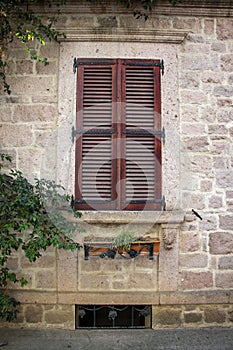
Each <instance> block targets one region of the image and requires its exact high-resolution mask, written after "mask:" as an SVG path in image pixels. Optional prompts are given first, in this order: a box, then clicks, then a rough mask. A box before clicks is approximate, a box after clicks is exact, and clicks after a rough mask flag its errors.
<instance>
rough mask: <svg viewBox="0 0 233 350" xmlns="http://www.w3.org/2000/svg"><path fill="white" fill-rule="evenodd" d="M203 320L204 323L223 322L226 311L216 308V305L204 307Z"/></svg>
mask: <svg viewBox="0 0 233 350" xmlns="http://www.w3.org/2000/svg"><path fill="white" fill-rule="evenodd" d="M204 320H205V322H206V323H224V322H225V320H226V313H225V311H224V310H218V309H217V308H216V307H213V308H206V309H205V308H204Z"/></svg>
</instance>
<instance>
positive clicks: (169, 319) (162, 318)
mask: <svg viewBox="0 0 233 350" xmlns="http://www.w3.org/2000/svg"><path fill="white" fill-rule="evenodd" d="M181 317H182V310H181V309H175V308H172V307H167V308H164V307H163V308H158V309H157V312H155V323H156V324H159V325H164V326H177V327H178V326H180V325H181V323H182V321H181Z"/></svg>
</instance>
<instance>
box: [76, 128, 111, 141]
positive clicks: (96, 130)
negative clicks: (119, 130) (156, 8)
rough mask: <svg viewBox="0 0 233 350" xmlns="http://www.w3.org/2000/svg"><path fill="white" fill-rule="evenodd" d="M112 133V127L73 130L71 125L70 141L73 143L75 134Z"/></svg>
mask: <svg viewBox="0 0 233 350" xmlns="http://www.w3.org/2000/svg"><path fill="white" fill-rule="evenodd" d="M83 134H87V135H112V134H115V130H113V129H89V130H75V128H74V126H72V142H73V143H74V140H75V136H76V135H83Z"/></svg>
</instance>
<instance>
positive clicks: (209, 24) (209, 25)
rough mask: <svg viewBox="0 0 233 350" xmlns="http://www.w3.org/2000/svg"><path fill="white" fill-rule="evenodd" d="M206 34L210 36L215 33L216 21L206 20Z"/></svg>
mask: <svg viewBox="0 0 233 350" xmlns="http://www.w3.org/2000/svg"><path fill="white" fill-rule="evenodd" d="M204 33H205V34H206V35H208V36H210V35H214V33H215V21H214V19H209V18H208V19H204Z"/></svg>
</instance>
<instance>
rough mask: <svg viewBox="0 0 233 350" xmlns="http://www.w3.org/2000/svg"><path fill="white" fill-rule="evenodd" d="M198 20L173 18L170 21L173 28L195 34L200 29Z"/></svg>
mask: <svg viewBox="0 0 233 350" xmlns="http://www.w3.org/2000/svg"><path fill="white" fill-rule="evenodd" d="M199 23H200V22H199V20H198V18H182V17H174V18H173V20H172V24H173V28H175V29H182V30H188V31H192V32H196V31H197V29H199V28H200V24H199Z"/></svg>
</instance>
